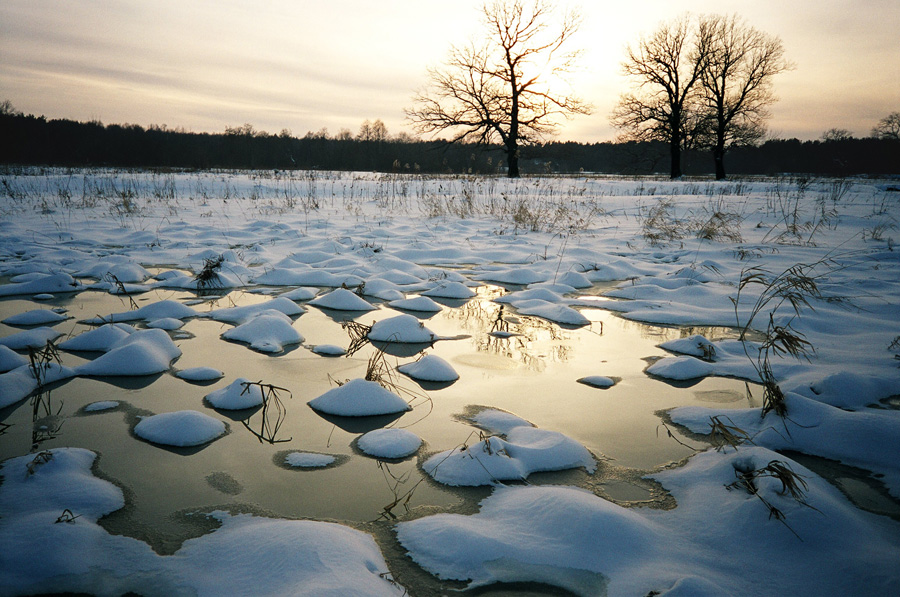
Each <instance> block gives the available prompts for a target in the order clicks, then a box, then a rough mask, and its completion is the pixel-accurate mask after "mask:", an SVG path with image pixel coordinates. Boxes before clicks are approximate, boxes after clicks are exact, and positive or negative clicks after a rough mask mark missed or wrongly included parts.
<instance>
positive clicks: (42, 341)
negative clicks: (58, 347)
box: [0, 327, 63, 350]
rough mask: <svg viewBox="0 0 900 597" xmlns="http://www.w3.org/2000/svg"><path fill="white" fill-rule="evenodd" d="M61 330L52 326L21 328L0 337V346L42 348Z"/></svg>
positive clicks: (21, 348) (58, 335)
mask: <svg viewBox="0 0 900 597" xmlns="http://www.w3.org/2000/svg"><path fill="white" fill-rule="evenodd" d="M62 335H63V333H62V332H58V331H56V330H54V329H53V328H47V327H39V328H32V329H30V330H22V331H21V332H16V333H15V334H12V335H11V336H4V337H3V338H0V346H6V347H7V348H9V349H12V350H28V349H29V348H35V349H37V348H44V347H45V346H47V342H52V341H53V340H56V339H57V338H59V337H60V336H62Z"/></svg>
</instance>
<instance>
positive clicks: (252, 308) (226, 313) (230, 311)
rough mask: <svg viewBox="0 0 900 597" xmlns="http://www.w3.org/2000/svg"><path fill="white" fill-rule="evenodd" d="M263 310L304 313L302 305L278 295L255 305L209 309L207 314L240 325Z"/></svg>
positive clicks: (291, 313)
mask: <svg viewBox="0 0 900 597" xmlns="http://www.w3.org/2000/svg"><path fill="white" fill-rule="evenodd" d="M265 311H279V312H281V313H283V314H284V315H287V316H288V317H293V316H295V315H301V314H303V313H306V311H305V310H304V309H303V307H301V306H299V305H297V304H296V303H295V302H294V301H292V300H290V299H287V298H284V297H283V296H279V297H276V298H274V299H272V300H269V301H266V302H264V303H258V304H256V305H247V306H246V307H228V308H226V309H216V310H215V311H210V313H209V316H210V317H211V318H212V319H215V320H216V321H223V322H225V323H230V324H233V325H240V324H242V323H246V322H248V321H250V320H251V319H253V318H254V317H256V316H257V315H259V314H260V313H263V312H265Z"/></svg>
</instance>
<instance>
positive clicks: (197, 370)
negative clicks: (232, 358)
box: [175, 367, 225, 382]
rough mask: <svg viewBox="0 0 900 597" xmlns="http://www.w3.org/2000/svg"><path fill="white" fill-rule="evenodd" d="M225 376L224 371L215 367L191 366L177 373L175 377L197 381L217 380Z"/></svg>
mask: <svg viewBox="0 0 900 597" xmlns="http://www.w3.org/2000/svg"><path fill="white" fill-rule="evenodd" d="M224 376H225V374H224V373H223V372H221V371H219V370H218V369H215V368H213V367H191V368H189V369H182V370H181V371H178V372H176V373H175V377H178V378H180V379H183V380H185V381H197V382H203V381H215V380H217V379H222V377H224Z"/></svg>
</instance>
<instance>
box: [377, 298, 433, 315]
mask: <svg viewBox="0 0 900 597" xmlns="http://www.w3.org/2000/svg"><path fill="white" fill-rule="evenodd" d="M388 305H390V306H391V307H392V308H394V309H403V310H404V311H419V312H422V313H439V312H440V311H441V309H442V307H441V306H440V305H439V304H437V303H436V302H434V301H433V300H431V299H430V298H428V297H427V296H417V297H414V298H408V299H400V300H396V301H391V302H389V303H388Z"/></svg>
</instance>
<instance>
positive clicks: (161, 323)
mask: <svg viewBox="0 0 900 597" xmlns="http://www.w3.org/2000/svg"><path fill="white" fill-rule="evenodd" d="M182 326H184V322H183V321H181V320H180V319H175V318H174V317H163V318H162V319H154V320H153V321H149V322H147V327H148V328H157V329H160V330H166V331H167V332H172V331H175V330H180V329H181V328H182Z"/></svg>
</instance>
